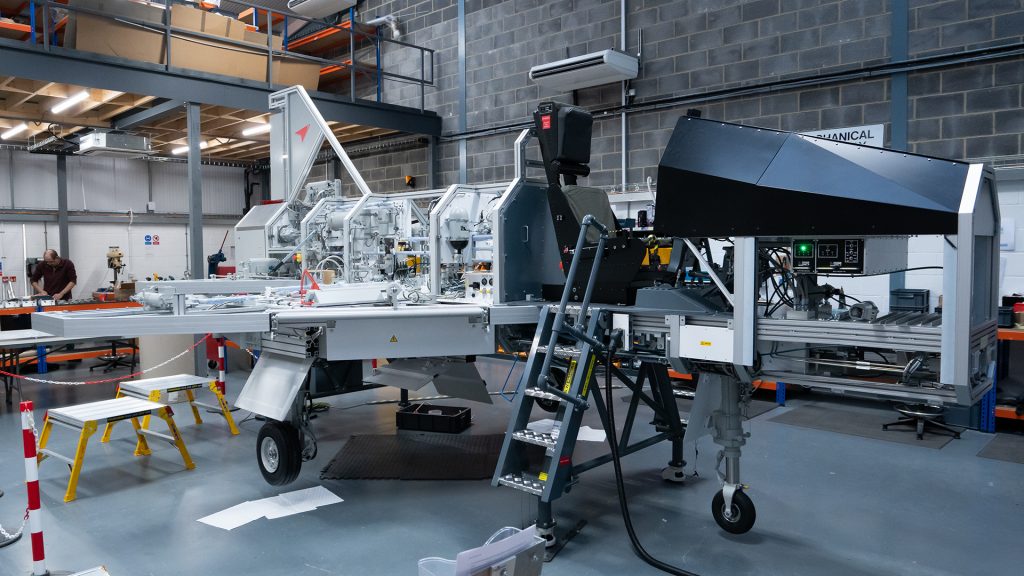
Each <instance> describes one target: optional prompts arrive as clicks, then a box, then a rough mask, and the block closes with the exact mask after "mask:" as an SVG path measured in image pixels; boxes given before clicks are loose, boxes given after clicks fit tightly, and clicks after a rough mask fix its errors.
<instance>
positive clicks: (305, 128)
mask: <svg viewBox="0 0 1024 576" xmlns="http://www.w3.org/2000/svg"><path fill="white" fill-rule="evenodd" d="M295 133H296V134H298V135H299V140H300V141H301V142H305V141H306V134H307V133H309V124H306V125H305V126H303V127H302V128H299V129H298V130H296V131H295Z"/></svg>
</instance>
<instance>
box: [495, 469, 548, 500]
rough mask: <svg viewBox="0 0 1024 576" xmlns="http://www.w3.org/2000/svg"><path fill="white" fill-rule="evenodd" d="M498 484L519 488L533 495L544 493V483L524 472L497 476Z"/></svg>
mask: <svg viewBox="0 0 1024 576" xmlns="http://www.w3.org/2000/svg"><path fill="white" fill-rule="evenodd" d="M498 484H501V485H502V486H508V487H509V488H514V489H516V490H521V491H523V492H527V493H529V494H533V495H534V496H540V495H541V494H543V493H544V483H543V482H541V481H540V480H538V479H536V478H532V477H530V476H526V475H525V474H505V475H504V476H502V477H501V478H498Z"/></svg>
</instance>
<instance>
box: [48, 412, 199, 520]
mask: <svg viewBox="0 0 1024 576" xmlns="http://www.w3.org/2000/svg"><path fill="white" fill-rule="evenodd" d="M154 413H155V414H156V416H157V417H158V418H160V419H162V420H163V421H164V422H166V423H167V429H168V430H169V431H170V433H171V435H170V436H168V435H167V434H161V433H159V432H154V431H152V430H147V429H146V428H145V427H143V426H142V425H141V424H139V418H144V419H146V420H147V421H148V419H149V417H150V416H152V415H153V414H154ZM122 420H131V421H132V427H133V428H135V436H136V438H137V440H136V443H135V455H136V456H147V455H149V454H151V453H152V452H151V451H150V449H149V443H148V442H146V437H147V436H152V437H154V438H160V439H163V440H167V441H168V442H170V443H171V444H173V445H174V446H175V447H176V448H177V449H178V452H180V453H181V458H182V460H184V461H185V468H186V469H188V470H192V469H193V468H195V467H196V465H195V464H193V463H192V457H191V456H189V454H188V449H187V448H185V442H184V441H183V440H182V439H181V434H180V433H179V432H178V427H177V426H175V424H174V416H173V415H172V413H171V409H170V408H169V407H167V406H165V405H163V404H158V403H156V402H150V401H149V400H142V399H139V398H130V397H121V398H115V399H113V400H101V401H99V402H89V403H88V404H78V405H76V406H67V407H64V408H54V409H52V410H49V411H47V413H46V421H45V423H44V424H43V430H42V432H40V433H39V454H38V456H37V458H38V461H39V462H42V461H43V460H45V459H46V458H47V457H49V456H53V457H54V458H56V459H58V460H63V461H64V462H67V464H68V466H70V468H71V477H70V478H69V479H68V489H67V492H66V493H65V494H64V501H65V502H70V501H72V500H74V499H75V490H76V489H77V488H78V475H79V474H80V473H81V472H82V463H83V461H84V460H85V448H86V445H88V443H89V437H91V436H92V435H93V434H95V433H96V430H97V428H98V427H99V425H100V424H104V425H106V426H107V429H108V431H109V429H110V428H111V427H112V426H113V425H114V424H116V423H118V422H120V421H122ZM54 426H60V427H62V428H69V429H71V430H75V431H77V432H78V433H79V435H78V449H77V450H75V457H74V458H68V457H67V456H64V455H62V454H58V453H56V452H54V451H52V450H48V449H47V448H46V445H47V444H48V443H49V441H50V432H51V431H52V430H53V427H54Z"/></svg>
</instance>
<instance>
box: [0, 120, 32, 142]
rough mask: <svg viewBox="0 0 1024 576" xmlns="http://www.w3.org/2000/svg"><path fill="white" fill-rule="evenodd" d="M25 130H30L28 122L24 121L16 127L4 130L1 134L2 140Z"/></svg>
mask: <svg viewBox="0 0 1024 576" xmlns="http://www.w3.org/2000/svg"><path fill="white" fill-rule="evenodd" d="M25 130H28V124H25V123H24V122H22V123H21V124H18V125H17V126H15V127H14V128H11V129H10V130H8V131H6V132H4V133H3V134H0V140H10V139H11V138H14V137H15V136H17V135H18V134H21V133H22V132H24V131H25Z"/></svg>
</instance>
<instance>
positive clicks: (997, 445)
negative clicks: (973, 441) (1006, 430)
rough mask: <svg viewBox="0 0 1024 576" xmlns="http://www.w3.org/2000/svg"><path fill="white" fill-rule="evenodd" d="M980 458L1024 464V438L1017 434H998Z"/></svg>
mask: <svg viewBox="0 0 1024 576" xmlns="http://www.w3.org/2000/svg"><path fill="white" fill-rule="evenodd" d="M978 456H981V457H982V458H989V459H991V460H1003V461H1006V462H1016V463H1017V464H1024V436H1020V435H1017V434H996V436H995V438H993V439H992V440H990V441H989V443H988V444H986V445H985V447H984V448H982V449H981V451H980V452H978Z"/></svg>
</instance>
